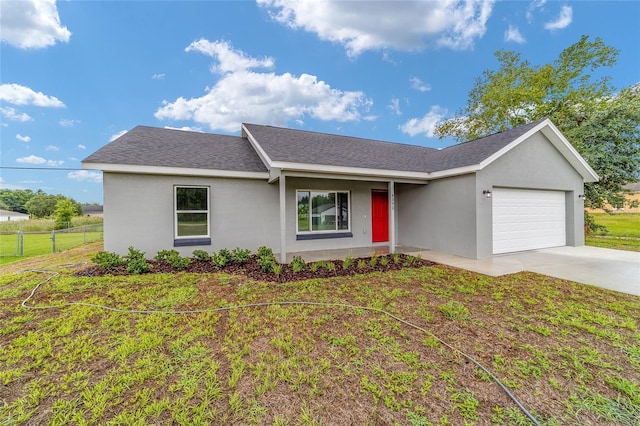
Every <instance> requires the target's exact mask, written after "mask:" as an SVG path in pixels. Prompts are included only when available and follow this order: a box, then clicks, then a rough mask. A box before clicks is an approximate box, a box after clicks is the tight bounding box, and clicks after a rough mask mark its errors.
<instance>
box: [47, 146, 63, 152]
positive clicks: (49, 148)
mask: <svg viewBox="0 0 640 426" xmlns="http://www.w3.org/2000/svg"><path fill="white" fill-rule="evenodd" d="M45 150H46V151H60V148H58V147H57V146H55V145H47V147H46V148H45Z"/></svg>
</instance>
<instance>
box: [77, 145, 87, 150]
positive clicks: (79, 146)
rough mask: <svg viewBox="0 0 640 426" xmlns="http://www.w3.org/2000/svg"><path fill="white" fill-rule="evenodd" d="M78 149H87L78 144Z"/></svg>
mask: <svg viewBox="0 0 640 426" xmlns="http://www.w3.org/2000/svg"><path fill="white" fill-rule="evenodd" d="M78 148H80V149H87V147H86V146H84V145H82V144H78Z"/></svg>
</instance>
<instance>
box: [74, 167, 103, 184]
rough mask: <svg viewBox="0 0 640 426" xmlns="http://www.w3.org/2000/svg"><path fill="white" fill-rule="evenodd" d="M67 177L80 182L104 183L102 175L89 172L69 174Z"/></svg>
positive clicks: (81, 171) (79, 171)
mask: <svg viewBox="0 0 640 426" xmlns="http://www.w3.org/2000/svg"><path fill="white" fill-rule="evenodd" d="M67 177H68V178H69V179H72V180H77V181H78V182H94V183H100V182H102V173H101V172H94V171H89V170H78V171H76V172H69V173H67Z"/></svg>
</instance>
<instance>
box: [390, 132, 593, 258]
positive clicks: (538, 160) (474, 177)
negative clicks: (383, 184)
mask: <svg viewBox="0 0 640 426" xmlns="http://www.w3.org/2000/svg"><path fill="white" fill-rule="evenodd" d="M496 187H498V188H500V187H502V188H519V189H542V190H558V191H563V192H564V193H565V206H566V233H567V234H566V242H567V245H571V246H581V245H584V216H583V207H584V206H583V203H582V200H580V199H579V198H578V195H579V194H583V189H584V185H583V179H582V176H580V175H579V174H578V173H577V172H576V170H575V169H574V168H573V167H572V166H571V165H570V164H569V162H568V161H567V160H566V159H565V158H564V157H563V156H562V154H560V152H558V150H557V149H556V148H555V147H554V146H553V145H552V144H551V143H550V142H549V141H548V140H547V139H546V137H545V136H544V135H542V134H541V133H536V134H534V135H533V136H532V137H531V138H529V139H527V140H526V141H523V142H522V143H521V144H519V145H518V146H516V147H515V148H513V149H512V150H511V151H509V152H507V153H506V154H504V155H502V156H501V157H500V158H498V159H497V160H495V161H494V162H493V163H491V164H489V165H488V166H486V167H485V168H484V169H482V170H480V171H478V172H475V173H469V174H466V175H461V176H454V177H449V178H444V179H438V180H433V181H430V182H429V184H428V185H426V186H418V185H399V186H398V189H397V192H396V195H397V197H398V206H399V207H398V244H399V245H404V246H409V247H418V248H424V249H429V250H436V251H443V252H447V253H452V254H456V255H459V256H464V257H469V258H473V259H482V258H487V257H491V256H492V255H493V224H492V214H493V212H492V202H491V201H492V200H491V198H486V197H485V195H483V190H490V191H493V189H494V188H496Z"/></svg>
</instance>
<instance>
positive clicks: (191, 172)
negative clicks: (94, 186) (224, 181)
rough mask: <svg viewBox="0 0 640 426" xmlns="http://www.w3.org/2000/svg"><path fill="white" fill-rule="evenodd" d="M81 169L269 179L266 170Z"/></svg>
mask: <svg viewBox="0 0 640 426" xmlns="http://www.w3.org/2000/svg"><path fill="white" fill-rule="evenodd" d="M82 168H83V169H88V170H102V171H103V172H106V173H132V174H143V175H168V176H202V177H226V178H238V179H264V180H267V179H269V173H268V172H244V171H237V170H213V169H191V168H185V167H162V166H139V165H129V164H108V163H82Z"/></svg>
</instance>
